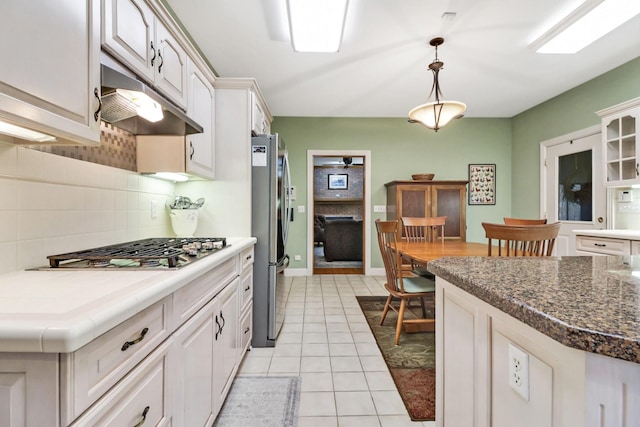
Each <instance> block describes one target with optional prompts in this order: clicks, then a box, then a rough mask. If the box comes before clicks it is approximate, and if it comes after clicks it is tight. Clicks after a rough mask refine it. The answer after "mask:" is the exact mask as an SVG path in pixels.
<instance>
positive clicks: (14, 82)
mask: <svg viewBox="0 0 640 427" xmlns="http://www.w3.org/2000/svg"><path fill="white" fill-rule="evenodd" d="M99 34H100V7H99V2H98V0H85V1H80V0H60V1H55V2H51V1H46V0H37V1H36V0H32V1H24V0H2V1H1V2H0V39H1V40H2V42H1V43H0V58H3V61H4V64H3V66H0V119H6V120H7V121H10V122H13V123H15V124H18V125H22V126H25V127H29V128H32V129H36V130H39V131H42V132H45V133H49V134H53V135H56V136H60V137H63V138H65V139H68V140H70V141H73V142H76V143H81V144H96V145H97V144H99V142H100V121H99V116H97V115H95V114H94V113H95V112H96V111H97V110H98V106H99V98H98V97H99V94H100V67H99V64H100V62H99V61H100V58H99V54H100V43H99ZM8 64H11V65H10V66H9V65H8Z"/></svg>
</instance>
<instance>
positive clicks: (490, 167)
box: [469, 164, 496, 205]
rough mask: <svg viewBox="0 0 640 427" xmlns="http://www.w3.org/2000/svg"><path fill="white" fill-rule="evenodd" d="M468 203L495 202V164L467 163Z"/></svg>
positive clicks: (493, 203)
mask: <svg viewBox="0 0 640 427" xmlns="http://www.w3.org/2000/svg"><path fill="white" fill-rule="evenodd" d="M469 204H470V205H495V204H496V165H495V164H470V165H469Z"/></svg>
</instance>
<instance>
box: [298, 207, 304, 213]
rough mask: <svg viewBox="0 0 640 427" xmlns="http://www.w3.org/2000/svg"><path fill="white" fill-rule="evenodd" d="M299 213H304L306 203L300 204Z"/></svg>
mask: <svg viewBox="0 0 640 427" xmlns="http://www.w3.org/2000/svg"><path fill="white" fill-rule="evenodd" d="M298 213H304V205H299V206H298Z"/></svg>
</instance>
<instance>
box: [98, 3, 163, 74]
mask: <svg viewBox="0 0 640 427" xmlns="http://www.w3.org/2000/svg"><path fill="white" fill-rule="evenodd" d="M103 9H104V10H103V14H102V46H103V47H104V49H105V50H107V51H109V52H111V53H112V54H113V55H114V56H116V57H117V58H118V59H119V60H120V61H122V62H123V63H124V64H126V65H127V66H128V67H129V68H131V69H132V70H133V71H134V72H135V73H136V74H138V75H139V76H140V77H142V78H144V79H145V80H147V82H149V83H153V82H154V78H155V74H154V65H156V64H157V61H158V46H157V43H156V42H155V41H154V36H155V35H154V31H155V30H154V19H155V18H154V14H153V11H152V10H151V9H150V8H149V6H147V4H146V3H145V2H144V0H103Z"/></svg>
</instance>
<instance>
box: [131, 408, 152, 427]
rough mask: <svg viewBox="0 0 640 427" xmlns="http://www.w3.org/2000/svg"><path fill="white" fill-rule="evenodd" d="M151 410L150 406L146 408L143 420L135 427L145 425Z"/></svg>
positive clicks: (143, 412)
mask: <svg viewBox="0 0 640 427" xmlns="http://www.w3.org/2000/svg"><path fill="white" fill-rule="evenodd" d="M149 409H150V408H149V407H148V406H147V407H146V408H144V410H143V411H142V419H141V420H140V422H139V423H138V424H136V425H134V426H133V427H140V426H141V425H142V424H144V422H145V421H147V414H148V413H149Z"/></svg>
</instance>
